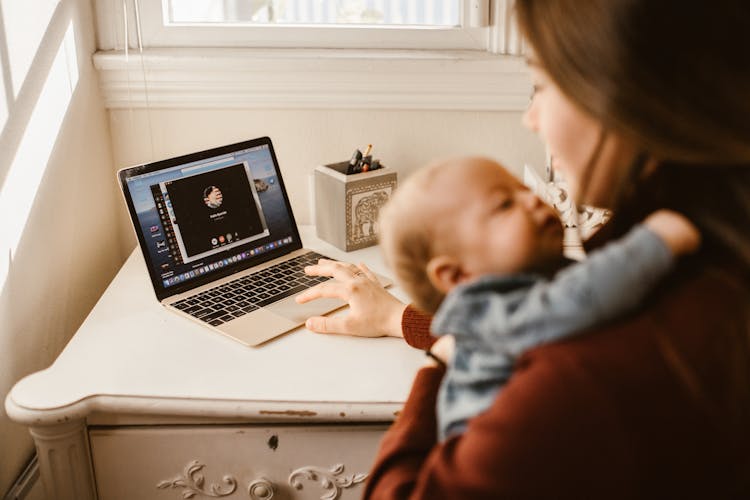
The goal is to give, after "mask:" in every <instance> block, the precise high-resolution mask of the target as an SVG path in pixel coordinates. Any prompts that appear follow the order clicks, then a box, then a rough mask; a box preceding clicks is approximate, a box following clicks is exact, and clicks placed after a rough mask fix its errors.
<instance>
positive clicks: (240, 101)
mask: <svg viewBox="0 0 750 500" xmlns="http://www.w3.org/2000/svg"><path fill="white" fill-rule="evenodd" d="M93 59H94V65H95V67H96V68H97V70H98V72H99V80H100V85H101V89H102V92H103V95H104V101H105V106H106V107H107V108H109V109H136V108H218V109H242V108H255V109H405V110H464V111H466V110H474V111H521V110H523V109H525V108H526V106H527V105H528V102H529V92H530V88H531V85H530V81H529V77H528V72H527V69H526V65H525V63H524V62H523V59H522V58H521V57H519V56H508V55H497V54H492V53H489V52H482V51H433V50H425V51H419V50H357V49H242V48H232V49H228V48H189V49H188V48H174V49H146V50H143V51H142V52H139V51H132V50H131V51H130V52H129V53H128V54H126V53H125V52H124V51H100V52H97V53H96V54H94V56H93Z"/></svg>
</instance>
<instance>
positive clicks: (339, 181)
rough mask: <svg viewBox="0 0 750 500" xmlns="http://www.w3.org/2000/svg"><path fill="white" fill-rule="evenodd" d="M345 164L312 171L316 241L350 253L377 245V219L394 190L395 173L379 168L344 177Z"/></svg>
mask: <svg viewBox="0 0 750 500" xmlns="http://www.w3.org/2000/svg"><path fill="white" fill-rule="evenodd" d="M347 166H348V163H347V162H341V163H332V164H330V165H321V166H318V167H317V168H316V169H315V227H316V228H317V229H316V230H317V236H318V238H320V239H322V240H325V241H327V242H328V243H331V244H332V245H334V246H335V247H337V248H340V249H341V250H344V251H346V252H350V251H352V250H357V249H360V248H365V247H369V246H371V245H374V244H376V243H377V242H378V223H377V218H378V214H379V212H380V207H382V206H383V205H384V204H385V202H387V201H388V200H389V199H390V197H391V195H392V194H393V191H394V190H395V189H396V184H397V179H396V172H394V171H393V170H391V169H390V168H388V167H382V168H379V169H377V170H373V171H371V172H362V173H360V174H351V175H346V168H347Z"/></svg>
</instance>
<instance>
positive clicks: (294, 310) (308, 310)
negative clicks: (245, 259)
mask: <svg viewBox="0 0 750 500" xmlns="http://www.w3.org/2000/svg"><path fill="white" fill-rule="evenodd" d="M345 305H346V302H344V301H343V300H339V299H317V300H313V301H311V302H308V303H306V304H298V303H297V302H295V300H294V296H292V297H287V298H285V299H283V300H280V301H278V302H274V303H273V304H270V305H267V306H266V307H265V309H267V310H269V311H271V312H273V313H275V314H278V315H280V316H284V317H285V318H289V319H291V320H292V321H294V322H296V323H300V324H301V323H304V322H305V320H306V319H307V318H309V317H310V316H320V315H322V314H325V313H328V312H331V311H334V310H336V309H339V308H341V307H344V306H345Z"/></svg>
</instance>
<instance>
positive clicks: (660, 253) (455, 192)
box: [380, 158, 700, 439]
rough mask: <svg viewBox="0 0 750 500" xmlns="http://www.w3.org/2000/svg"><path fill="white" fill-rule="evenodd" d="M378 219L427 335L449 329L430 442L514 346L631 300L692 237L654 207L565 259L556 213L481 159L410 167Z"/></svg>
mask: <svg viewBox="0 0 750 500" xmlns="http://www.w3.org/2000/svg"><path fill="white" fill-rule="evenodd" d="M380 224H381V227H380V239H381V247H382V249H383V254H384V256H385V259H386V262H387V263H388V264H389V265H390V266H391V268H392V269H393V270H394V272H395V274H396V279H397V281H398V282H399V284H400V285H401V287H402V288H403V289H404V290H405V291H406V292H407V293H408V294H409V295H410V297H411V298H412V300H413V301H414V304H415V305H416V306H417V307H419V308H420V309H423V310H425V311H426V312H429V313H434V314H435V317H434V319H433V322H432V326H431V328H432V331H433V333H434V334H435V335H437V336H442V335H453V336H454V337H455V350H454V353H453V358H452V359H451V360H450V362H449V367H448V370H447V372H446V375H445V378H444V379H443V383H442V385H441V388H440V392H439V394H438V408H437V410H438V411H437V414H438V429H439V433H440V438H441V439H443V438H445V437H447V436H449V435H451V434H455V433H460V432H462V431H463V430H464V429H465V426H466V422H467V420H468V419H469V418H471V417H473V416H475V415H477V414H478V413H481V412H482V411H484V410H486V409H487V408H489V406H490V405H491V404H492V401H493V400H494V399H495V397H496V396H497V393H498V391H499V390H500V388H501V386H502V385H503V384H505V383H506V382H507V381H508V379H509V378H510V376H511V373H512V371H513V363H514V361H515V360H516V359H517V358H518V356H519V355H521V354H522V353H523V352H525V351H527V350H529V349H531V348H533V347H535V346H537V345H539V344H542V343H545V342H550V341H553V340H557V339H560V338H564V337H566V336H570V335H572V334H575V333H578V332H581V331H583V330H585V329H587V328H590V327H593V326H595V325H598V324H601V323H603V322H606V321H608V320H611V319H614V318H616V317H618V316H620V315H622V314H624V313H625V312H627V311H629V310H632V309H634V308H635V307H636V306H637V305H638V304H640V303H641V301H642V300H643V299H644V298H645V296H646V295H647V294H648V293H649V291H650V290H651V289H652V288H653V287H654V286H655V285H656V284H657V283H658V281H659V280H660V279H661V278H662V277H664V275H665V274H666V273H667V271H668V270H669V269H670V268H671V266H672V264H673V263H674V260H675V257H676V256H678V255H681V254H685V253H689V252H692V251H694V250H695V249H697V247H698V245H699V243H700V235H699V233H698V232H697V230H696V229H695V228H694V226H693V225H692V224H691V223H690V222H689V221H688V220H687V219H686V218H685V217H683V216H682V215H679V214H677V213H675V212H670V211H667V210H660V211H657V212H655V213H653V214H651V215H650V216H649V217H648V218H646V220H645V221H644V222H643V223H642V224H640V225H638V226H636V227H635V228H633V229H632V230H631V231H630V232H629V233H628V234H627V235H625V236H624V237H623V238H621V239H620V240H618V241H616V242H613V243H610V244H609V245H607V246H605V247H604V248H602V249H600V250H598V251H594V252H592V253H591V254H589V256H588V258H587V259H586V260H585V261H583V262H579V263H572V264H571V263H569V261H568V262H566V260H565V258H564V256H563V251H562V250H563V246H562V242H563V227H562V224H561V222H560V219H559V217H558V215H557V213H556V212H555V210H554V209H553V208H552V207H550V206H548V205H546V204H544V203H543V202H542V201H541V200H540V199H539V198H537V197H536V196H535V195H534V194H533V193H532V192H531V191H530V190H529V189H527V188H526V187H525V186H524V185H522V184H521V183H520V182H519V181H518V180H517V179H516V178H515V177H514V176H513V175H511V174H510V173H509V172H508V171H507V170H505V169H504V168H503V167H502V166H500V165H499V164H497V163H496V162H494V161H491V160H489V159H485V158H463V159H457V160H450V161H445V162H441V163H437V164H434V165H431V166H428V167H425V168H424V169H421V170H419V171H418V172H417V173H415V174H414V175H413V176H411V177H410V178H409V179H407V181H406V182H404V183H403V184H402V185H401V186H400V187H399V189H398V191H396V193H394V195H393V197H392V199H391V201H389V202H388V203H387V204H386V206H385V207H384V208H383V210H382V212H381V217H380ZM566 264H568V265H566Z"/></svg>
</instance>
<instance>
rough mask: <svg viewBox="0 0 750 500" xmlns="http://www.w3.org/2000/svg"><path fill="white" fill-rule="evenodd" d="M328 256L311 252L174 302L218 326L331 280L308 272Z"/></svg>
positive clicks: (175, 305)
mask: <svg viewBox="0 0 750 500" xmlns="http://www.w3.org/2000/svg"><path fill="white" fill-rule="evenodd" d="M327 258H328V257H325V256H324V255H320V254H319V253H316V252H308V253H306V254H303V255H300V256H299V257H295V258H294V259H290V260H287V261H284V262H280V263H278V264H276V265H273V266H271V267H267V268H266V269H263V270H261V271H258V272H255V273H253V274H250V275H247V276H243V277H241V278H237V279H235V280H233V281H230V282H229V283H225V284H223V285H221V286H217V287H215V288H211V289H210V290H206V291H205V292H201V293H199V294H198V295H194V296H192V297H188V298H187V299H183V300H181V301H179V302H176V303H174V304H172V305H173V306H174V307H176V308H177V309H179V310H181V311H182V312H185V313H187V314H189V315H191V316H193V317H194V318H198V319H200V320H201V321H205V322H206V323H208V324H209V325H212V326H218V325H221V324H222V323H226V322H227V321H232V320H233V319H235V318H239V317H240V316H244V315H245V314H247V313H249V312H251V311H254V310H256V309H258V308H261V307H263V306H266V305H268V304H272V303H274V302H277V301H279V300H281V299H283V298H285V297H289V296H291V295H295V294H297V293H299V292H301V291H303V290H306V289H308V288H310V287H313V286H315V285H317V284H318V283H323V282H324V281H328V280H329V279H330V278H329V277H327V276H307V275H306V274H305V266H309V265H312V264H317V263H318V259H327Z"/></svg>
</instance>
